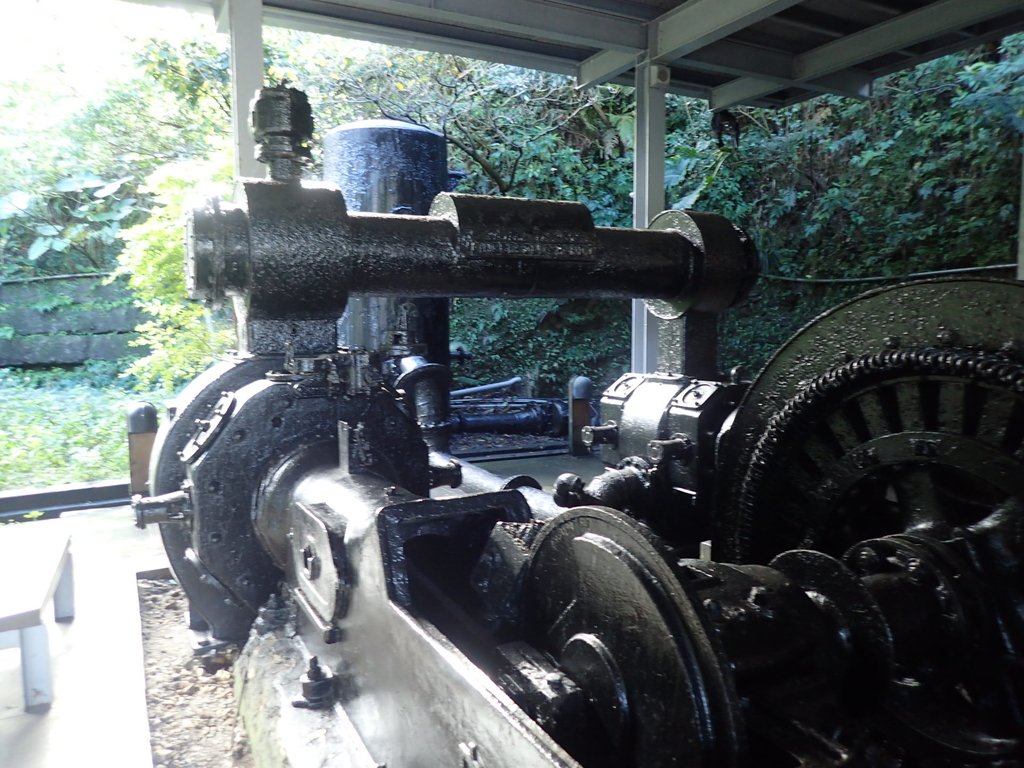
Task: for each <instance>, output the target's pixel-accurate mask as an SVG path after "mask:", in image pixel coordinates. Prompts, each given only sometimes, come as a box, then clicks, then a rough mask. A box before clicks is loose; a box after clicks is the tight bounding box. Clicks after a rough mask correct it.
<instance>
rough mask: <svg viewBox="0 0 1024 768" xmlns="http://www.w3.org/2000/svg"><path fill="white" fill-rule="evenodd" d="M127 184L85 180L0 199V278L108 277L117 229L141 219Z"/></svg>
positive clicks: (67, 179) (70, 179) (70, 180)
mask: <svg viewBox="0 0 1024 768" xmlns="http://www.w3.org/2000/svg"><path fill="white" fill-rule="evenodd" d="M130 182H131V177H128V176H125V177H121V178H119V179H114V180H106V179H101V178H99V177H97V176H93V175H90V174H84V175H76V176H70V177H65V178H62V179H59V180H58V181H57V182H55V183H54V184H53V185H52V186H49V187H45V188H40V189H38V190H37V191H36V192H34V193H28V192H24V191H21V190H15V191H13V192H10V193H8V194H7V195H5V196H4V197H2V198H0V253H2V254H3V261H2V262H0V276H2V277H16V276H38V275H60V274H74V273H79V272H106V271H109V270H110V269H111V268H112V267H113V260H114V257H115V256H116V253H117V250H118V249H119V245H120V244H119V241H118V233H119V232H120V230H121V227H122V226H124V225H126V224H131V223H132V222H133V221H137V220H139V219H140V218H141V217H142V216H143V215H144V211H143V209H142V208H141V206H140V205H139V201H138V199H137V198H136V197H135V196H134V194H133V192H132V191H131V187H132V185H131V183H130Z"/></svg>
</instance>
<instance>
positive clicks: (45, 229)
mask: <svg viewBox="0 0 1024 768" xmlns="http://www.w3.org/2000/svg"><path fill="white" fill-rule="evenodd" d="M33 229H35V231H36V234H37V235H42V236H43V237H56V236H57V235H59V234H60V227H58V226H56V225H55V224H36V225H35V227H33Z"/></svg>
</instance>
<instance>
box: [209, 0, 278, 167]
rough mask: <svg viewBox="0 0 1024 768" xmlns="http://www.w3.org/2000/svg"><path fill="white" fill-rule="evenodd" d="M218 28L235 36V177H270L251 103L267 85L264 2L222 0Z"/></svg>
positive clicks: (232, 62) (219, 8) (233, 118)
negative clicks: (255, 137)
mask: <svg viewBox="0 0 1024 768" xmlns="http://www.w3.org/2000/svg"><path fill="white" fill-rule="evenodd" d="M216 16H217V29H218V31H220V32H225V31H226V32H227V33H228V34H229V35H230V36H231V129H232V132H233V133H234V137H235V176H236V177H258V178H262V177H264V176H266V169H265V168H264V167H263V165H261V164H260V163H258V162H257V161H256V143H255V142H254V141H253V138H252V130H251V128H250V127H249V103H250V102H251V101H252V98H253V96H255V95H256V91H258V90H259V89H260V88H262V87H263V2H262V0H222V1H221V3H220V4H219V5H218V6H217V7H216Z"/></svg>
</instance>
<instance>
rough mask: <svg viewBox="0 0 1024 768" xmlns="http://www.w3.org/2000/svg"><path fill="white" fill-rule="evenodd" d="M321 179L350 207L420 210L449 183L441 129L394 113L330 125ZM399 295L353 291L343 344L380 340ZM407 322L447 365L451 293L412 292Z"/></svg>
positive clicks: (390, 325) (393, 320)
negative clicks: (412, 310) (412, 313)
mask: <svg viewBox="0 0 1024 768" xmlns="http://www.w3.org/2000/svg"><path fill="white" fill-rule="evenodd" d="M324 180H325V181H327V182H330V183H331V184H335V185H337V186H338V187H339V188H340V189H341V192H342V194H343V195H344V197H345V203H346V205H347V207H348V210H350V211H362V212H366V213H405V214H413V215H418V216H422V215H424V214H426V213H427V212H428V211H429V210H430V203H431V201H432V200H433V199H434V196H435V195H437V194H438V193H439V192H445V191H447V189H448V186H449V173H448V146H447V142H446V141H445V138H444V136H442V135H441V134H439V133H435V132H434V131H431V130H428V129H427V128H423V127H422V126H419V125H413V124H412V123H403V122H400V121H398V120H363V121H360V122H356V123H349V124H347V125H343V126H340V127H338V128H334V129H333V130H331V131H329V132H328V133H327V135H326V137H325V138H324ZM403 303H404V300H403V299H401V298H397V299H396V298H381V297H373V296H366V297H352V298H351V299H350V300H349V305H348V307H347V309H346V311H345V314H344V315H343V316H342V318H341V320H340V321H339V334H338V336H339V339H340V340H341V342H342V343H344V344H351V345H357V346H365V347H372V348H377V347H381V346H388V345H386V344H383V342H384V334H385V333H386V332H388V331H391V330H395V328H396V326H397V324H398V307H399V306H401V305H402V304H403ZM412 304H413V305H414V306H415V307H416V309H417V313H416V314H417V318H416V319H415V321H414V323H413V327H412V328H410V329H409V330H410V331H411V332H412V333H413V335H414V336H415V338H416V341H417V342H419V343H421V344H425V345H426V347H427V358H428V359H429V360H431V361H432V362H435V363H440V364H442V365H448V363H449V352H448V299H415V300H412Z"/></svg>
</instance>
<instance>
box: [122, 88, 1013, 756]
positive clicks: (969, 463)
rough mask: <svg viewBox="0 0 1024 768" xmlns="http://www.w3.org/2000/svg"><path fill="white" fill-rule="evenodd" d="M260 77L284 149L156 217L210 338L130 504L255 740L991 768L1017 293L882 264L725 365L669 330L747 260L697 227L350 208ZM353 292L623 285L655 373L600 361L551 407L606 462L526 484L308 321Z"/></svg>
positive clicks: (403, 751) (744, 248)
mask: <svg viewBox="0 0 1024 768" xmlns="http://www.w3.org/2000/svg"><path fill="white" fill-rule="evenodd" d="M269 98H272V99H276V100H277V101H278V102H280V103H281V104H287V105H288V110H284V111H282V110H277V111H272V114H273V115H275V116H276V117H275V120H277V122H275V123H274V125H275V126H277V127H275V130H274V132H273V136H274V137H275V138H274V142H275V146H278V145H279V146H280V147H283V148H284V149H280V150H279V152H278V154H279V155H280V154H281V153H283V157H278V155H274V157H276V158H277V160H276V161H274V162H278V165H280V166H282V168H283V170H282V169H281V168H279V169H278V171H277V172H276V176H275V179H274V180H271V181H249V182H246V183H245V185H244V194H245V199H244V203H243V204H241V205H237V206H233V205H227V204H223V203H210V204H209V205H207V206H206V207H204V208H201V209H199V210H197V211H195V212H194V213H193V215H192V218H191V221H190V227H189V231H190V235H189V264H188V269H189V274H190V285H191V286H192V291H193V294H194V295H195V296H196V297H198V298H203V299H206V300H210V301H220V300H223V299H226V298H230V299H231V300H232V302H233V303H234V306H235V311H236V318H237V323H238V330H239V343H240V345H241V349H242V352H241V353H240V354H239V355H238V356H237V357H235V358H233V359H231V360H230V361H227V362H224V363H221V364H219V365H218V366H215V367H214V368H212V369H211V370H210V371H208V372H207V373H205V374H203V375H202V376H201V377H199V379H197V380H196V381H195V382H193V383H192V384H191V385H190V386H189V387H188V388H187V389H186V390H185V391H184V392H183V393H182V395H181V397H180V398H179V399H178V401H177V404H176V406H175V409H174V410H173V412H172V413H171V414H170V418H169V419H167V420H165V422H164V424H163V425H162V426H161V427H160V431H159V434H158V436H157V439H156V444H155V447H154V450H153V457H152V462H151V471H150V477H149V483H148V493H149V495H148V496H141V495H140V496H139V497H138V498H137V499H136V502H135V506H136V510H137V514H138V517H139V520H140V522H141V523H148V522H160V523H161V533H162V535H163V538H164V542H165V545H166V548H167V552H168V556H169V558H170V561H171V564H172V568H173V569H174V572H175V575H176V576H177V578H178V580H179V581H180V582H181V583H182V585H183V587H184V588H185V591H186V592H187V594H188V597H189V603H190V622H191V625H192V627H193V629H194V630H195V631H196V633H197V635H198V636H199V641H200V642H201V643H203V644H205V647H208V648H213V649H217V648H223V647H224V646H225V645H230V644H236V645H242V644H245V650H244V651H243V655H242V660H241V661H240V662H239V670H240V671H239V672H238V680H239V685H240V686H241V688H242V689H243V692H245V691H248V692H249V696H250V698H248V699H246V696H245V694H244V693H243V705H242V708H243V716H244V717H245V718H246V719H247V720H248V721H249V722H250V724H252V725H253V732H254V734H256V735H255V736H254V738H260V737H259V734H264V742H263V744H262V746H257V748H256V749H255V752H256V755H257V759H258V760H262V761H263V762H264V763H265V764H267V765H271V764H273V765H279V764H282V762H283V760H284V759H285V758H284V757H283V756H282V750H283V749H284V748H283V747H280V746H277V747H275V746H273V744H268V743H267V741H266V737H265V734H267V733H280V728H279V727H278V726H268V725H267V723H266V722H265V720H264V718H268V717H271V715H270V714H268V713H271V712H277V713H280V711H281V706H283V707H284V708H285V709H286V710H287V711H288V712H295V713H297V714H296V715H295V716H292V717H287V718H286V717H283V716H281V715H280V714H278V720H279V721H285V720H287V722H288V723H291V726H289V727H295V725H294V724H295V723H296V722H299V723H306V724H307V727H308V728H309V729H310V733H315V734H318V735H316V736H315V737H313V736H311V737H310V738H309V739H303V740H302V746H301V748H302V749H308V748H309V745H310V744H311V743H313V742H315V743H316V744H317V745H318V746H317V749H319V750H320V752H319V753H318V756H317V760H319V761H320V762H319V763H316V764H337V765H343V766H379V765H384V764H386V765H388V766H394V767H395V768H407V767H410V766H436V765H461V766H467V767H474V768H480V767H482V766H486V768H497V767H501V766H508V767H509V768H512V767H513V766H515V767H516V768H520V767H522V766H586V767H587V768H603V767H604V766H609V767H610V766H616V767H617V766H636V767H640V766H643V767H644V768H648V767H651V766H686V767H687V768H689V767H691V766H693V767H696V766H708V767H712V766H716V767H717V766H754V765H756V766H767V767H768V768H776V767H778V768H788V767H790V766H809V767H813V768H826V767H827V768H838V767H839V766H850V767H857V766H862V767H864V768H868V767H869V766H872V767H873V766H886V767H891V768H931V767H933V766H934V767H938V766H943V767H945V766H968V765H969V766H992V768H995V767H996V766H999V768H1008V767H1009V766H1021V765H1024V713H1022V696H1024V662H1022V656H1021V651H1022V646H1024V619H1022V617H1024V600H1022V594H1021V589H1022V585H1024V568H1022V558H1024V514H1022V512H1024V509H1022V496H1024V494H1022V485H1024V479H1022V478H1024V471H1022V470H1024V466H1022V463H1024V367H1022V366H1024V355H1022V351H1024V347H1022V343H1024V287H1022V286H1021V284H1019V283H1009V282H998V281H988V280H970V279H968V280H956V281H931V282H925V283H917V284H908V285H902V286H897V287H894V288H888V289H883V290H881V291H877V292H874V293H871V294H867V295H865V296H864V297H861V298H859V299H855V300H853V301H852V302H849V303H848V304H845V305H843V306H841V307H838V308H836V309H835V310H833V311H832V312H830V313H828V314H826V315H824V316H823V317H821V318H819V319H818V320H816V321H815V322H814V323H812V324H811V325H810V326H808V327H807V328H805V329H804V330H803V331H801V332H800V333H799V334H797V336H796V337H794V339H793V340H792V341H791V342H789V343H788V344H787V345H786V346H785V347H783V348H782V349H781V350H780V351H779V352H778V354H777V355H776V357H775V358H774V359H773V360H772V361H771V362H770V363H769V364H768V366H767V367H766V368H765V369H764V371H762V372H761V374H760V375H759V376H757V377H756V378H755V379H754V381H753V382H750V381H746V380H745V379H744V376H743V375H742V374H741V373H740V372H736V373H735V374H733V375H731V376H729V375H721V374H719V373H718V371H717V365H716V361H715V359H714V354H713V347H714V345H713V342H712V344H711V346H710V348H709V347H707V346H701V345H700V344H699V343H698V342H700V341H701V340H702V339H706V338H707V334H708V332H709V329H711V330H713V328H714V317H715V315H716V313H719V312H722V311H724V310H726V309H727V308H728V306H730V305H731V304H732V303H734V302H735V301H738V300H740V299H742V297H743V295H744V293H745V291H746V290H747V289H748V288H749V286H750V284H751V282H752V280H753V278H754V274H755V272H756V256H755V255H754V253H753V249H752V247H751V245H750V242H749V239H748V238H747V237H746V236H745V235H744V234H743V233H742V232H741V231H740V230H738V229H736V228H735V227H733V226H732V225H731V224H730V223H728V222H726V221H725V220H723V219H721V218H720V217H713V216H709V215H707V214H702V215H696V214H695V215H689V214H685V213H682V212H670V213H669V214H667V215H665V216H663V217H661V218H660V219H659V220H658V221H657V222H656V223H655V225H654V228H653V229H651V230H616V229H604V228H599V227H594V226H593V225H592V223H591V221H590V217H589V214H588V213H587V211H586V209H585V208H584V207H583V206H580V205H575V204H571V203H552V202H545V201H525V200H503V199H490V198H482V197H475V196H466V195H457V194H451V193H442V194H440V195H439V196H438V197H437V198H436V199H435V201H434V203H433V205H432V206H431V208H430V212H429V213H428V214H427V215H414V214H409V213H398V214H388V213H358V212H349V211H348V210H347V209H346V207H345V201H344V199H343V197H342V195H341V193H340V192H339V191H338V190H337V189H335V188H333V187H330V186H325V185H321V184H311V183H308V182H300V181H299V180H297V179H296V178H295V174H294V173H292V171H290V170H289V169H290V168H293V166H294V165H295V163H297V162H299V157H298V156H299V155H301V153H300V152H298V151H297V150H295V149H294V148H295V147H296V146H299V147H301V146H302V142H301V141H298V140H294V137H292V139H289V140H287V141H286V140H285V138H287V137H285V138H282V136H283V134H286V133H287V131H283V130H282V129H281V128H280V125H279V123H280V122H281V120H280V117H281V115H282V114H294V115H298V116H299V117H300V118H301V116H302V115H303V114H304V113H303V111H302V110H301V109H298V108H296V106H295V103H294V101H293V100H292V99H293V97H292V96H291V95H289V96H288V98H287V99H285V98H284V97H282V96H281V95H280V94H277V93H273V94H271V95H270V96H269ZM256 114H257V117H259V115H260V114H262V113H261V111H260V110H257V112H256ZM298 122H299V123H301V122H302V121H301V120H298ZM258 133H259V131H258ZM264 133H266V132H264ZM289 147H290V148H291V149H289ZM278 176H279V177H280V179H278V178H277V177H278ZM360 295H372V296H385V297H386V296H398V297H402V301H403V302H406V301H408V300H412V299H422V298H442V297H445V296H451V295H459V296H529V295H548V296H601V297H611V296H618V297H637V298H644V299H648V300H651V301H652V307H653V309H654V310H655V311H656V312H657V313H658V315H659V317H660V318H662V319H661V320H660V322H661V323H663V326H662V330H663V333H662V334H661V339H662V350H661V351H660V354H659V360H660V361H661V364H662V368H663V370H661V371H659V372H658V373H654V374H627V375H625V376H623V377H622V378H621V379H619V381H617V382H615V383H614V384H612V386H611V387H609V389H608V390H607V391H606V392H605V393H604V395H603V397H602V404H601V418H600V420H599V422H598V423H597V424H592V425H591V424H587V425H582V426H581V425H580V424H578V423H577V424H576V426H575V427H574V428H573V429H574V431H576V432H579V434H580V437H581V438H582V439H583V440H584V441H585V442H587V443H589V444H590V445H591V446H592V448H593V449H594V450H595V451H599V452H600V455H601V457H602V458H603V460H604V462H605V464H606V465H607V470H606V471H605V472H604V473H603V474H599V475H598V476H596V477H594V478H584V477H580V476H577V475H575V474H572V473H569V472H566V473H565V474H563V475H562V476H561V477H560V478H559V479H558V482H557V483H556V484H555V488H554V492H553V493H548V492H545V491H543V490H541V488H540V484H539V483H537V482H536V481H535V480H534V479H533V478H530V477H525V476H519V477H514V478H504V477H500V476H497V475H494V474H492V473H489V472H487V471H486V470H484V469H482V468H481V467H479V466H474V465H473V464H471V463H469V462H466V461H462V460H458V459H455V458H453V457H452V456H451V455H450V454H449V453H448V450H447V446H448V435H449V434H450V432H451V430H452V428H453V427H454V426H455V425H456V422H457V421H458V420H459V418H462V419H463V420H464V421H465V420H466V418H467V417H466V416H461V417H460V416H458V415H457V414H456V415H453V414H452V411H451V409H450V400H449V394H448V390H449V382H450V374H449V373H448V369H447V367H446V366H445V365H444V364H443V363H440V362H438V361H437V360H434V359H431V358H430V357H429V356H428V355H425V354H424V353H423V351H422V349H420V348H418V347H416V346H415V345H416V344H417V343H418V342H419V340H418V339H417V338H416V332H415V331H411V330H410V328H411V327H412V326H411V324H409V323H403V322H400V320H395V321H394V326H395V327H394V329H393V330H394V331H395V334H392V335H385V336H383V338H382V341H381V342H380V343H378V344H377V345H376V346H374V347H366V346H354V345H339V343H338V339H337V336H336V329H337V320H338V318H339V317H340V316H341V315H342V313H343V312H344V310H345V308H346V303H347V301H348V300H349V297H350V296H360ZM395 315H396V316H397V317H399V318H400V316H401V315H402V313H401V312H400V311H399V312H396V313H395ZM709 349H710V351H709ZM524 418H525V417H524ZM573 418H574V419H576V421H577V422H578V418H577V415H575V414H574V415H573ZM463 426H464V427H466V428H471V427H467V426H466V425H465V424H464V425H463ZM554 461H556V462H557V461H558V460H557V459H555V460H554ZM566 462H567V464H568V462H569V459H568V458H567V459H566ZM138 485H139V484H138V483H136V487H138ZM289 659H290V660H291V661H287V664H286V667H287V669H288V670H289V671H287V673H286V674H285V676H284V677H275V678H274V679H273V681H272V682H263V683H262V684H261V681H265V680H267V679H269V678H270V677H271V676H273V675H275V674H277V673H276V672H275V671H274V670H277V669H278V668H279V667H278V666H275V665H280V664H281V663H285V662H283V661H282V660H289ZM289 664H290V666H288V665H289ZM253 696H255V697H256V698H255V700H254V699H253V698H252V697H253ZM275 696H284V697H285V699H284V704H281V702H280V701H278V702H277V704H278V705H280V706H276V705H273V704H267V705H265V702H266V701H267V700H271V699H273V697H275ZM293 702H294V704H295V707H294V708H293V707H292V706H291V704H292V703H293ZM297 718H298V719H297ZM275 729H277V730H275ZM275 738H276V737H275ZM270 741H274V739H273V738H271V739H270Z"/></svg>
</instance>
